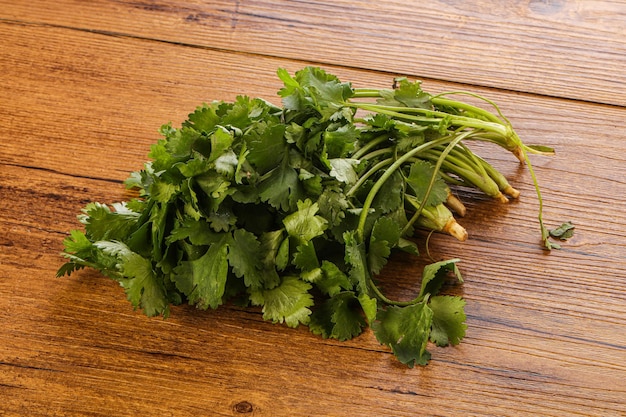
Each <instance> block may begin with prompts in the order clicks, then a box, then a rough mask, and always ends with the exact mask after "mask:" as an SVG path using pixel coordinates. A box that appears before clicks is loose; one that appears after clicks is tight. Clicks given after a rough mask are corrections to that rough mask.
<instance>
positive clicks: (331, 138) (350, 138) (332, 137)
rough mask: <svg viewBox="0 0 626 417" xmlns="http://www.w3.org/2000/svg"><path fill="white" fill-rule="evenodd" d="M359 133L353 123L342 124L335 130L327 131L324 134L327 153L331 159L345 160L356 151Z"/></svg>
mask: <svg viewBox="0 0 626 417" xmlns="http://www.w3.org/2000/svg"><path fill="white" fill-rule="evenodd" d="M358 137H359V131H358V129H357V128H356V126H355V125H354V124H352V123H346V124H342V125H341V126H339V127H337V128H336V129H334V130H326V131H325V132H324V134H323V138H324V144H325V145H326V152H327V153H328V157H329V158H345V157H346V155H348V154H350V153H351V152H352V151H353V150H354V146H355V143H356V141H357V139H358Z"/></svg>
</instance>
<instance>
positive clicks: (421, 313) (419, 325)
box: [372, 303, 433, 368]
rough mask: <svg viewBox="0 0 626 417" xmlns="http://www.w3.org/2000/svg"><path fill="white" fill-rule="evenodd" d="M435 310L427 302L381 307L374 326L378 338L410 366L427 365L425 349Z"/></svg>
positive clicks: (401, 360)
mask: <svg viewBox="0 0 626 417" xmlns="http://www.w3.org/2000/svg"><path fill="white" fill-rule="evenodd" d="M432 320H433V311H432V310H431V309H430V307H428V306H427V305H426V303H419V304H414V305H410V306H407V307H398V306H391V307H387V309H385V310H379V311H378V314H377V315H376V321H375V322H374V323H373V324H372V329H373V330H374V334H375V335H376V339H378V341H379V342H380V343H381V344H383V345H387V346H389V347H390V348H391V350H392V351H393V353H394V354H395V355H396V357H397V358H398V360H399V361H400V362H402V363H404V364H406V365H408V366H409V367H410V368H412V367H413V366H415V364H418V365H426V364H427V363H428V360H429V359H430V353H428V351H427V350H426V346H427V343H428V339H429V334H430V327H431V325H432Z"/></svg>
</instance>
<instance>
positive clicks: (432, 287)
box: [419, 259, 461, 297]
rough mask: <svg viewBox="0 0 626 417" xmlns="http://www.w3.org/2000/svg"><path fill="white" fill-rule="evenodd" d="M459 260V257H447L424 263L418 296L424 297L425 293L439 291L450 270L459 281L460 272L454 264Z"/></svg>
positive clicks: (433, 293) (432, 293)
mask: <svg viewBox="0 0 626 417" xmlns="http://www.w3.org/2000/svg"><path fill="white" fill-rule="evenodd" d="M459 261H460V260H459V259H449V260H445V261H440V262H435V263H432V264H430V265H426V266H425V267H424V270H423V272H422V287H421V290H420V294H419V295H420V297H424V296H426V295H427V294H430V295H436V294H437V293H439V290H440V289H441V286H442V285H443V284H444V282H445V280H446V279H447V278H448V276H449V275H450V272H452V273H453V274H454V275H455V276H456V278H457V279H458V280H459V281H461V274H460V273H459V270H458V268H457V266H456V263H457V262H459Z"/></svg>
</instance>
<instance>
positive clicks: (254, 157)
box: [245, 121, 289, 175]
mask: <svg viewBox="0 0 626 417" xmlns="http://www.w3.org/2000/svg"><path fill="white" fill-rule="evenodd" d="M284 135H285V125H284V124H281V123H278V122H272V121H268V122H259V123H258V124H257V125H255V126H254V128H253V129H251V130H250V131H249V132H247V133H246V136H245V140H246V144H247V147H248V150H249V154H248V155H247V159H248V161H249V162H250V163H251V164H252V165H253V166H254V167H255V168H256V169H257V171H258V172H259V173H260V174H261V175H263V174H265V173H266V172H268V171H271V170H272V169H274V168H275V167H276V166H278V165H280V163H281V161H282V160H283V158H284V157H285V154H286V152H287V151H288V149H289V148H288V147H287V143H286V142H285V139H284Z"/></svg>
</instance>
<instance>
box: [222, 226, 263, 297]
mask: <svg viewBox="0 0 626 417" xmlns="http://www.w3.org/2000/svg"><path fill="white" fill-rule="evenodd" d="M262 254H263V253H262V252H261V243H260V242H259V241H258V239H257V238H256V236H255V235H254V234H252V233H250V232H248V231H246V230H244V229H237V230H235V232H234V233H233V239H232V241H231V242H230V246H229V251H228V262H229V263H230V266H231V267H232V269H233V272H234V273H235V275H236V276H237V277H239V278H243V279H244V282H245V284H246V286H247V287H254V288H257V287H261V286H262V285H263V276H262V274H261V269H262V266H263V265H262V258H261V255H262Z"/></svg>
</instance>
